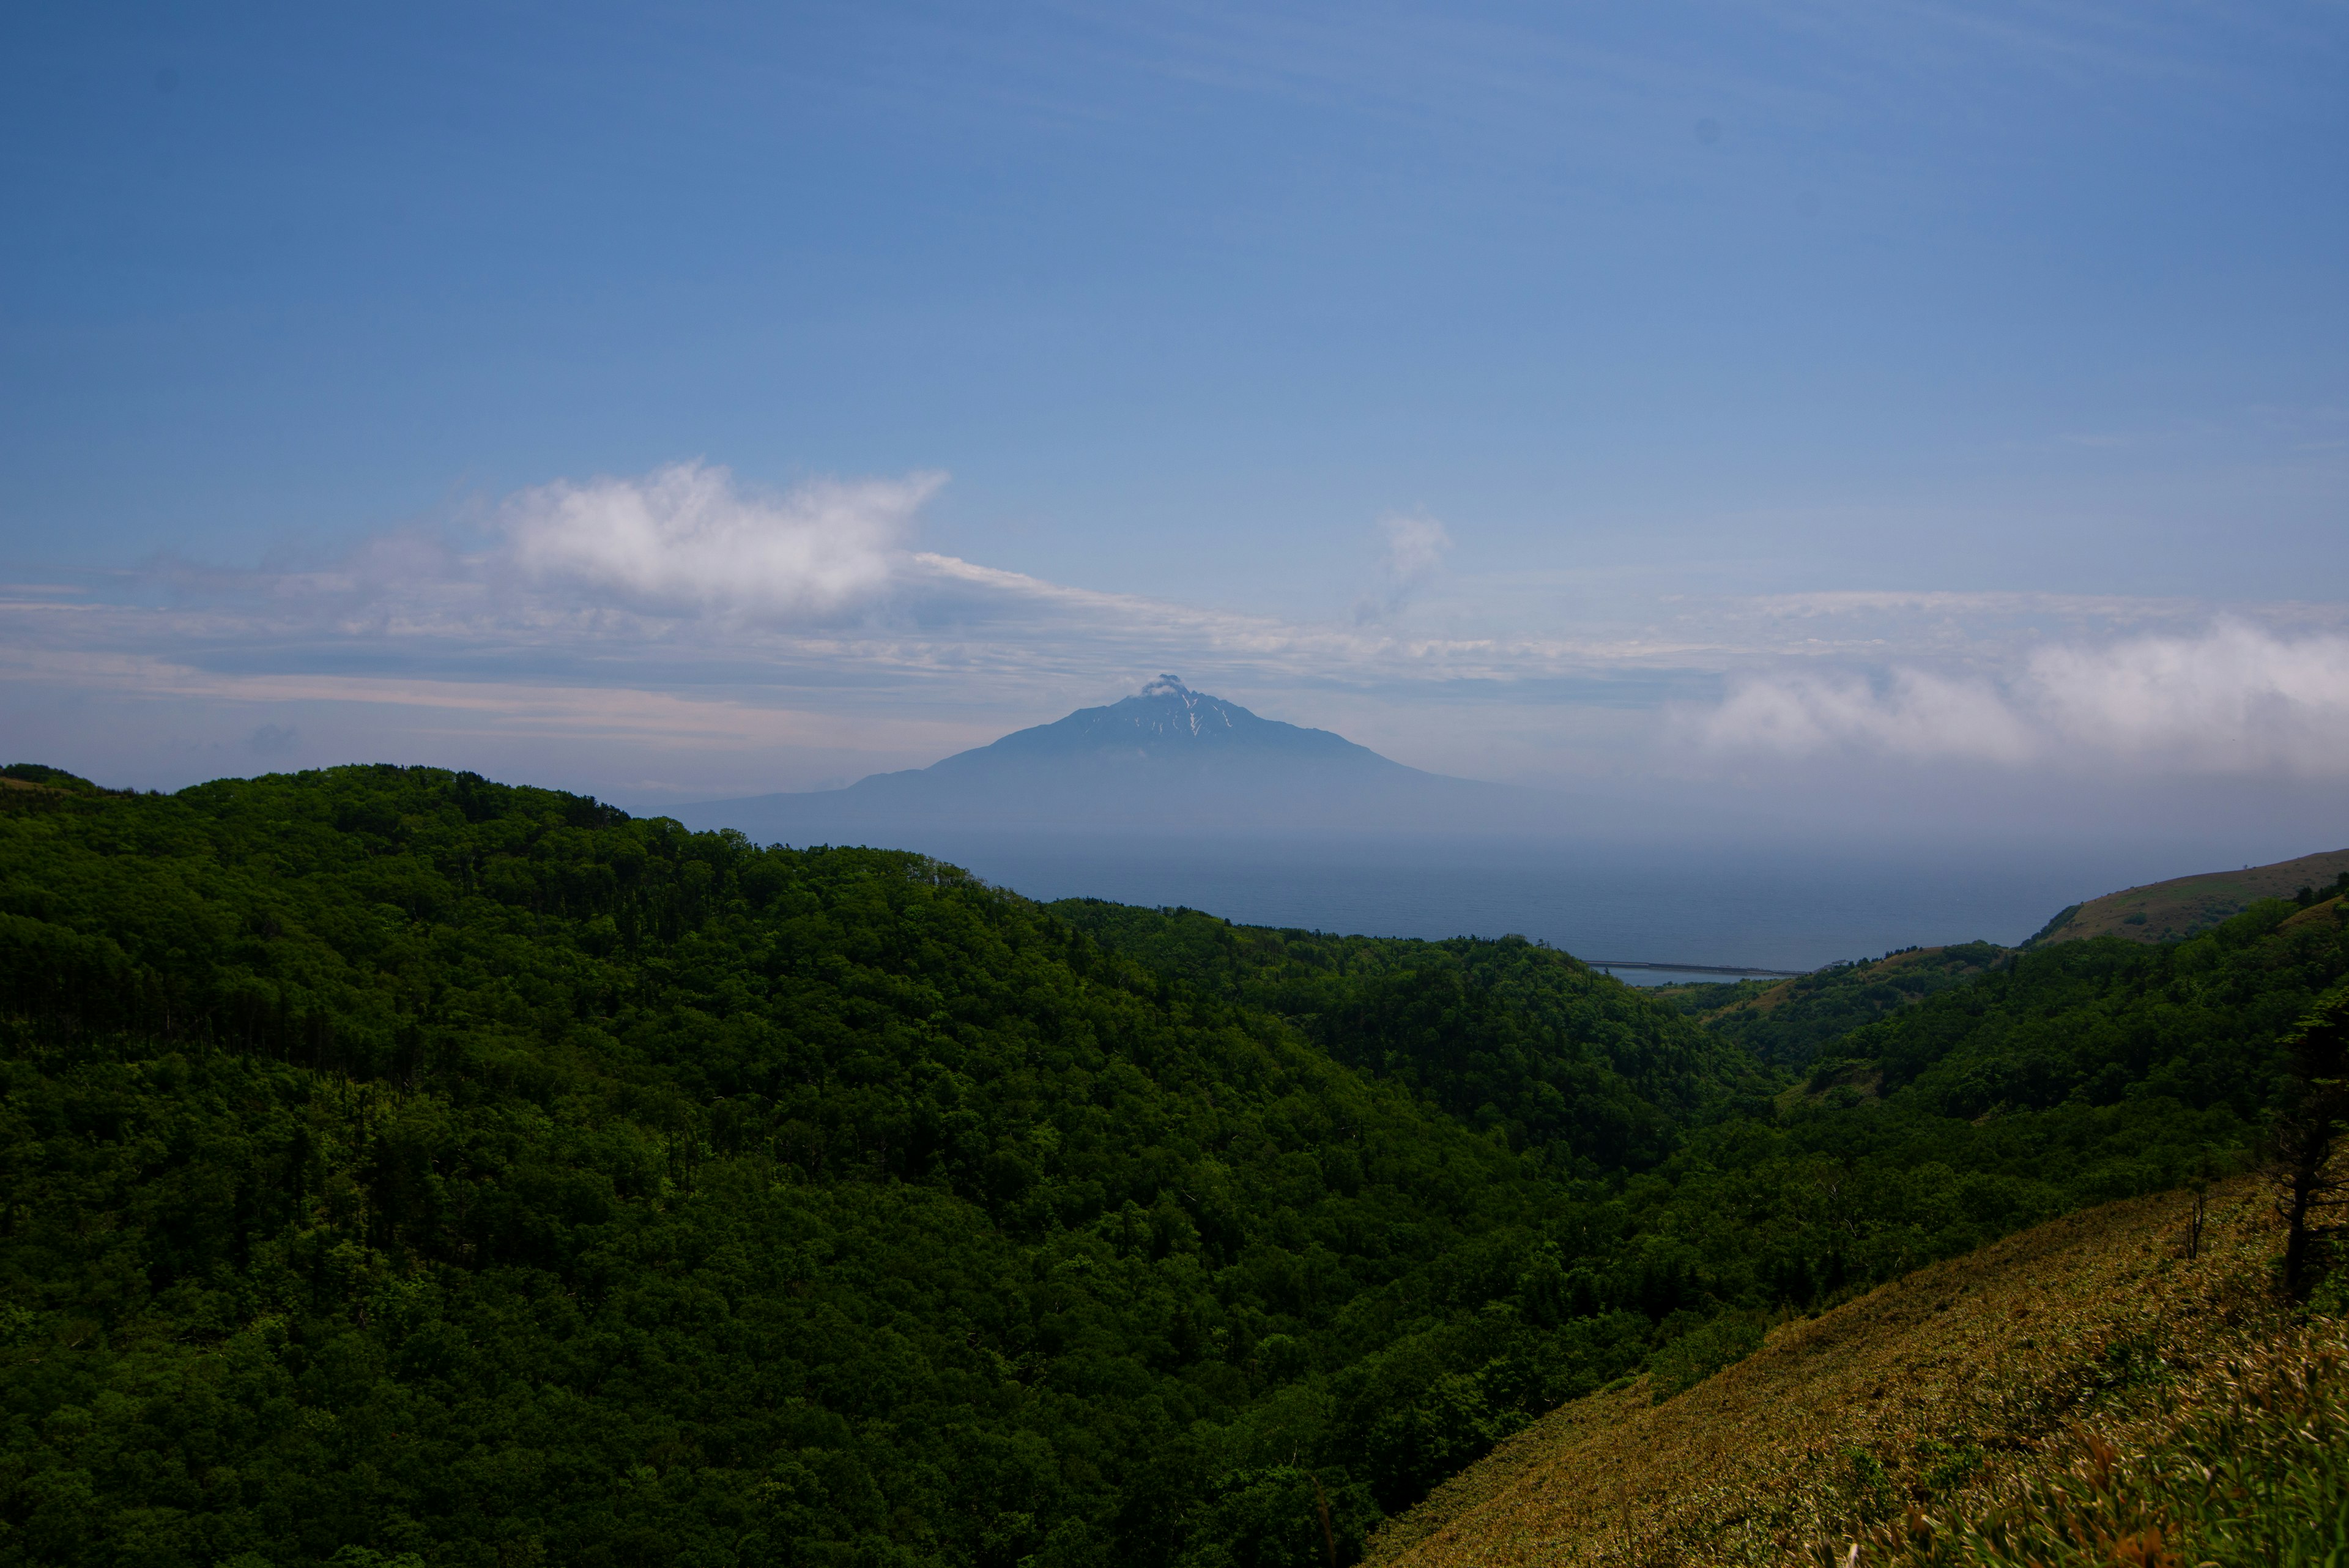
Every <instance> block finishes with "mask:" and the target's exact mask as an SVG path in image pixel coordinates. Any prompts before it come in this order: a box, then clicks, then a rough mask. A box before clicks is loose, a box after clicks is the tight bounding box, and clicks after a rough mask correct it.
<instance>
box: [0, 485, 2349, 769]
mask: <svg viewBox="0 0 2349 1568" xmlns="http://www.w3.org/2000/svg"><path fill="white" fill-rule="evenodd" d="M942 483H944V480H943V476H940V475H936V474H928V473H916V474H912V475H907V476H905V477H902V478H895V479H877V480H823V481H818V482H815V483H810V484H807V485H804V486H802V487H801V488H799V489H796V490H792V491H789V492H785V493H757V492H754V491H751V490H750V489H747V488H746V487H744V486H741V485H740V484H738V483H735V481H734V480H733V478H732V476H731V475H730V474H729V473H728V472H727V471H726V470H725V469H723V468H719V467H716V466H713V465H708V464H700V463H680V464H674V465H671V466H669V467H666V468H663V469H659V470H657V471H656V472H652V473H649V474H647V475H643V476H641V477H637V478H619V479H613V478H605V479H596V480H591V481H585V482H579V483H572V482H564V483H554V484H549V485H544V486H541V487H539V488H536V489H533V490H528V491H524V492H522V493H519V494H516V495H513V496H512V497H509V498H507V499H506V500H504V501H502V502H501V503H499V504H495V505H493V506H491V507H489V508H487V509H485V510H483V511H481V512H479V513H476V514H473V517H474V521H473V525H472V526H471V528H470V529H462V528H457V529H450V530H447V531H436V530H432V529H411V530H408V531H403V532H398V533H393V534H388V535H382V536H379V537H377V538H375V539H372V540H369V541H367V542H365V543H364V544H362V545H360V546H359V547H357V549H355V550H353V551H352V552H351V553H350V554H349V555H348V556H346V557H345V558H343V559H341V560H339V561H336V562H332V563H328V564H326V565H324V566H316V567H313V568H308V569H304V570H298V571H287V570H279V571H229V570H221V569H216V568H207V569H202V570H198V569H195V568H192V567H187V566H171V567H170V568H169V569H168V570H160V571H159V572H158V573H157V574H154V575H151V576H149V577H147V578H145V579H143V586H142V584H141V583H139V582H131V581H129V580H128V579H118V580H116V581H114V582H112V583H111V584H101V585H98V586H100V587H102V588H104V589H105V591H101V592H98V593H88V594H83V593H65V592H59V591H53V590H55V589H56V588H57V587H58V585H46V586H42V587H38V588H36V587H18V588H13V589H9V588H0V707H6V708H7V710H8V712H9V713H10V714H13V715H16V716H17V717H16V718H13V719H12V720H11V722H16V723H18V724H19V725H20V726H21V725H23V724H31V723H37V724H41V725H47V726H49V727H50V729H51V730H52V731H55V732H58V733H64V732H67V729H68V728H69V727H70V725H71V724H73V723H78V722H82V721H81V720H80V719H76V718H73V717H71V715H74V714H83V715H90V714H96V713H98V711H99V709H100V707H102V706H103V705H104V704H106V703H116V704H121V703H130V704H136V703H140V702H149V703H156V704H161V705H162V706H160V707H158V708H156V709H155V711H156V712H157V713H159V714H163V713H168V715H169V716H170V718H171V722H173V723H174V724H175V725H181V726H183V727H186V728H190V729H192V730H195V731H198V732H203V733H205V734H209V735H210V736H211V737H212V738H211V739H202V738H199V739H197V740H191V741H190V742H188V744H189V745H191V746H193V747H195V748H197V749H198V750H202V748H204V747H212V748H213V749H214V750H215V751H217V752H218V753H219V758H218V760H217V761H216V762H214V763H204V764H202V765H203V766H207V767H212V769H213V770H214V771H219V772H227V771H233V769H234V768H235V767H237V766H239V765H249V762H250V759H251V758H253V757H254V756H256V755H265V756H267V757H268V758H269V759H270V760H271V761H272V762H273V763H295V764H298V763H312V762H318V761H326V760H336V750H335V749H336V748H340V749H341V750H342V751H345V752H347V751H349V750H350V748H351V747H353V746H354V745H357V744H362V743H363V744H364V745H365V746H366V748H367V750H366V752H365V753H363V754H367V755H371V756H385V757H392V756H402V755H413V756H431V757H433V758H434V759H435V760H444V761H448V760H461V759H462V757H463V756H467V755H471V754H472V753H471V752H466V751H462V750H461V748H463V747H471V746H474V745H476V744H477V743H478V742H479V737H481V736H482V735H483V734H487V733H495V734H498V735H501V736H502V737H504V738H506V739H507V740H510V741H512V742H513V743H514V744H516V745H523V744H524V743H528V744H539V743H541V742H547V743H556V742H559V743H563V744H568V745H572V746H574V748H575V749H576V751H577V754H578V755H580V756H582V757H586V756H590V755H595V756H603V755H606V754H608V755H613V756H619V755H626V756H629V757H633V758H636V759H638V763H636V764H632V768H633V771H632V772H630V773H629V774H626V776H631V777H637V778H642V779H657V780H661V781H667V782H665V783H663V784H661V785H660V787H661V788H663V789H672V788H673V789H674V790H677V791H682V792H685V793H688V794H695V793H698V794H719V793H750V792H751V791H752V790H755V789H759V788H778V787H807V786H810V785H812V784H823V783H837V782H844V779H845V778H848V777H854V776H857V775H858V774H862V773H865V772H873V771H878V770H880V769H882V768H885V767H895V766H905V765H909V764H917V763H925V762H928V761H931V760H934V759H935V758H936V757H937V756H939V755H942V754H944V753H947V752H949V751H952V750H956V749H958V748H959V747H961V746H965V745H971V744H977V743H980V742H985V741H987V740H989V739H992V738H993V737H994V736H995V735H997V734H999V733H1001V732H1003V731H1005V730H1007V729H1009V728H1013V727H1016V726H1017V725H1019V724H1024V723H1032V722H1039V721H1041V720H1046V719H1050V718H1053V717H1056V716H1057V715H1058V714H1060V713H1061V712H1064V711H1067V710H1068V709H1069V708H1071V707H1074V706H1078V705H1080V704H1082V703H1087V702H1097V701H1109V700H1112V699H1114V698H1115V697H1117V696H1118V695H1121V694H1123V692H1124V691H1130V690H1132V689H1133V687H1134V686H1135V685H1137V684H1138V683H1139V682H1140V681H1142V680H1146V679H1148V678H1149V677H1150V676H1151V675H1153V674H1155V673H1156V672H1157V671H1159V670H1177V671H1179V672H1181V673H1182V674H1183V675H1184V677H1185V679H1186V680H1190V681H1191V682H1192V683H1193V684H1194V685H1197V686H1201V687H1203V688H1205V689H1207V690H1212V691H1220V692H1223V693H1226V694H1228V695H1231V696H1234V697H1236V698H1237V699H1239V700H1240V701H1247V702H1249V703H1250V704H1251V705H1254V706H1258V707H1261V708H1264V709H1266V710H1267V711H1271V712H1273V713H1275V714H1276V715H1277V716H1280V717H1285V718H1293V719H1297V720H1299V721H1302V722H1312V723H1319V724H1324V725H1328V726H1330V727H1335V728H1340V729H1344V730H1348V731H1349V732H1352V733H1354V734H1356V735H1357V736H1358V737H1359V738H1361V739H1363V740H1365V741H1366V742H1369V743H1371V744H1373V745H1376V746H1378V747H1380V748H1381V749H1382V750H1386V751H1388V752H1390V753H1392V754H1396V755H1398V756H1400V757H1402V760H1405V761H1409V762H1413V763H1418V764H1420V765H1423V766H1431V767H1436V768H1440V769H1443V770H1444V771H1450V772H1460V773H1469V774H1482V775H1484V776H1504V777H1513V778H1518V779H1527V780H1540V779H1543V778H1545V777H1547V778H1549V779H1553V780H1555V779H1559V778H1565V777H1571V776H1577V775H1578V774H1581V773H1584V772H1593V773H1595V772H1604V773H1608V774H1613V775H1616V776H1623V775H1627V774H1630V775H1639V774H1642V773H1643V772H1651V771H1656V770H1662V771H1667V772H1674V773H1677V774H1681V775H1682V776H1690V775H1694V776H1706V775H1708V774H1712V775H1721V774H1734V773H1736V772H1737V771H1738V770H1740V769H1743V768H1744V767H1746V766H1747V765H1748V764H1749V763H1752V762H1754V760H1755V759H1758V758H1766V757H1775V758H1781V759H1795V760H1800V759H1805V758H1822V757H1835V758H1839V759H1843V762H1844V763H1845V764H1850V763H1865V761H1866V760H1867V759H1875V761H1876V762H1877V763H1880V764H1884V765H1887V766H1890V767H1893V768H1895V769H1899V768H1913V767H1914V766H1915V765H1917V764H1920V763H1923V764H1940V763H1951V764H1958V763H1962V764H1965V765H1967V766H1969V767H1975V768H1982V767H1988V768H1992V769H1998V770H2003V771H2005V772H2007V773H2010V774H2013V775H2015V776H2016V777H2018V778H2022V777H2028V776H2032V775H2033V773H2034V771H2044V770H2051V769H2052V770H2059V771H2072V772H2077V771H2082V770H2085V771H2089V772H2094V771H2095V770H2098V769H2106V770H2121V769H2127V770H2130V771H2131V772H2133V773H2134V774H2137V775H2144V774H2165V775H2172V776H2188V775H2193V776H2204V777H2210V776H2219V777H2225V776H2243V775H2259V774H2266V775H2270V776H2272V777H2278V778H2286V777H2299V778H2302V779H2308V778H2315V779H2330V778H2334V777H2344V778H2349V609H2344V607H2343V606H2341V605H2337V604H2314V605H2305V604H2304V605H2285V606H2273V605H2271V606H2257V605H2252V606H2235V607H2211V606H2204V605H2198V604H2194V603H2191V602H2188V601H2182V600H2175V599H2159V600H2156V599H2142V598H2126V597H2089V596H2057V595H2044V594H2028V593H1936V592H1870V593H1852V592H1846V593H1816V594H1806V595H1777V596H1754V597H1713V598H1702V599H1698V598H1686V597H1655V596H1645V597H1643V596H1641V595H1640V594H1638V593H1636V592H1629V591H1624V590H1622V588H1621V587H1620V585H1619V584H1612V583H1609V584H1606V585H1599V586H1598V587H1594V586H1593V585H1592V584H1589V583H1583V584H1579V585H1578V584H1576V583H1573V582H1570V581H1567V580H1564V579H1560V580H1557V581H1547V580H1544V579H1540V578H1537V577H1534V576H1527V575H1525V574H1507V575H1505V576H1495V575H1488V576H1481V577H1464V576H1456V575H1454V574H1451V573H1448V572H1446V571H1444V564H1445V562H1446V560H1447V558H1448V553H1449V552H1450V551H1451V550H1452V544H1453V542H1452V536H1451V534H1450V532H1449V531H1448V530H1447V529H1446V528H1445V527H1444V524H1441V523H1438V522H1436V521H1435V520H1434V519H1433V518H1430V517H1426V516H1422V515H1396V516H1392V517H1389V518H1387V519H1385V520H1384V521H1383V522H1382V523H1381V524H1380V525H1379V529H1378V533H1377V536H1376V537H1377V544H1378V548H1379V552H1380V553H1379V562H1380V568H1381V574H1382V576H1383V577H1384V579H1385V589H1384V593H1383V597H1379V598H1376V599H1372V600H1368V601H1365V604H1366V605H1367V608H1365V607H1362V606H1358V607H1356V609H1355V612H1354V613H1353V614H1351V615H1350V616H1344V617H1340V618H1331V619H1324V620H1313V619H1303V618H1282V617H1278V616H1273V615H1263V614H1246V613H1241V612H1237V611H1232V610H1226V609H1221V608H1216V607H1202V606H1196V605H1185V604H1180V603H1174V602H1170V601H1167V600H1164V599H1158V598H1153V597H1143V596H1138V595H1131V594H1118V593H1108V592H1102V591H1099V590H1095V589H1091V588H1085V587H1075V586H1071V585H1068V584H1061V583H1054V582H1050V581H1047V580H1044V579H1041V578H1038V577H1034V576H1026V575H1023V574H1021V573H1018V572H1011V571H1006V570H1003V569H1001V568H999V567H995V566H986V565H982V564H980V563H978V562H973V561H968V560H964V559H961V558H958V557H957V556H948V555H944V554H940V553H937V552H934V551H926V550H923V549H921V548H919V547H918V545H919V540H918V523H919V514H920V510H921V508H922V506H923V504H925V503H926V501H927V499H928V498H929V497H931V496H932V495H934V494H935V493H936V491H937V489H938V487H939V486H940V485H941V484H942ZM1336 566H1338V564H1337V563H1333V568H1334V567H1336ZM66 586H67V587H70V586H72V585H66ZM60 696H65V697H66V698H67V701H63V702H60V701H58V700H57V699H58V698H59V697H60ZM44 704H47V706H44ZM93 704H98V706H93ZM110 711H111V712H113V713H114V714H116V715H117V716H116V717H112V718H109V719H107V720H105V721H104V724H103V726H101V725H100V721H99V720H98V719H97V718H94V717H93V718H88V726H90V727H92V732H95V730H96V728H97V727H105V728H106V729H107V733H108V735H109V740H108V741H107V742H106V743H107V744H108V745H109V746H114V747H117V748H118V749H119V748H126V747H131V746H132V745H133V743H134V741H135V739H136V737H137V736H138V735H139V734H140V733H141V731H140V724H141V723H144V722H145V721H131V722H126V721H124V720H123V719H122V718H121V717H119V715H120V714H121V713H122V712H124V711H127V710H123V709H120V708H117V709H113V710H110ZM42 714H47V715H50V716H49V717H40V715H42ZM25 715H32V717H24V716H25ZM57 715H67V717H65V718H59V717H57ZM338 715H340V717H338ZM354 735H357V736H362V737H365V739H364V741H363V742H357V741H354V740H352V739H351V737H352V736H354ZM174 743H177V742H174ZM436 748H439V749H437V750H436ZM450 748H459V749H458V750H451V749H450ZM59 754H60V755H62V754H64V753H59ZM203 754H204V755H206V756H211V755H212V754H213V753H212V752H211V751H206V752H204V753H203ZM535 754H536V753H527V755H535ZM697 759H698V760H697ZM467 765H472V764H471V763H468V764H467ZM1845 771H1849V768H1848V766H1847V767H1846V769H1845ZM149 776H154V775H152V774H150V775H149ZM163 776H164V777H166V778H167V779H168V777H170V776H171V775H170V774H168V773H166V774H163ZM697 780H698V781H701V782H698V783H697V782H695V781H697ZM647 787H648V788H649V787H652V786H650V785H647Z"/></svg>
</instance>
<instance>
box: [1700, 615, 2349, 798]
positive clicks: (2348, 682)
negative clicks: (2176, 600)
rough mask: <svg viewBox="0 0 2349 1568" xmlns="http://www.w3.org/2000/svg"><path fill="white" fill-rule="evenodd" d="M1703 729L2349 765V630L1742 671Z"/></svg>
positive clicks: (2077, 761) (1838, 743) (2177, 766)
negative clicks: (1906, 663)
mask: <svg viewBox="0 0 2349 1568" xmlns="http://www.w3.org/2000/svg"><path fill="white" fill-rule="evenodd" d="M1701 730H1702V735H1703V738H1704V739H1705V740H1706V741H1707V742H1710V743H1711V744H1713V746H1715V747H1718V748H1720V749H1723V750H1729V751H1741V750H1743V751H1767V752H1775V753H1785V754H1803V753H1819V752H1827V751H1861V752H1878V753H1889V754H1892V755H1896V756H1904V757H1910V758H1917V759H1934V758H1959V757H1966V758H1974V759H1979V760H1982V761H1988V762H1994V763H2025V762H2042V763H2055V764H2059V765H2075V766H2076V765H2094V764H2095V763H2100V762H2109V761H2111V760H2113V759H2116V758H2125V759H2128V760H2131V761H2135V762H2138V763H2148V764H2151V765H2154V766H2157V767H2160V768H2163V769H2166V770H2175V771H2181V772H2189V773H2203V774H2251V773H2269V772H2277V771H2282V772H2287V773H2298V774H2339V773H2349V638H2344V637H2341V636H2339V635H2336V634H2332V633H2317V634H2313V635H2309V636H2304V637H2300V638H2288V637H2280V636H2277V635H2275V634H2273V633H2271V632H2267V631H2263V630H2261V629H2260V628H2256V627H2252V626H2248V625H2245V624H2242V623H2240V622H2235V621H2224V622H2220V623H2219V624H2217V625H2214V626H2211V627H2209V628H2208V629H2206V630H2204V631H2203V632H2201V633H2199V634H2197V635H2193V636H2151V637H2137V638H2129V639H2123V640H2119V641H2115V642H2108V643H2105V644H2101V645H2094V644H2081V643H2048V644H2043V645H2041V646H2040V647H2037V648H2035V649H2031V650H2030V651H2029V652H2028V653H2027V655H2026V656H2025V657H2024V659H2023V663H2022V668H2021V669H2020V670H2018V671H2016V672H2015V673H2014V674H2013V677H2012V678H2011V679H2010V680H2007V681H2006V682H2004V683H2000V682H1995V681H1992V680H1989V679H1986V678H1982V677H1978V676H1977V677H1963V678H1954V679H1953V678H1949V677H1944V676H1940V675H1935V674H1932V673H1930V672H1927V671H1924V670H1915V669H1907V668H1903V669H1896V670H1893V671H1892V673H1891V675H1890V677H1889V680H1887V681H1886V682H1885V683H1884V684H1883V685H1882V686H1881V687H1878V686H1876V685H1871V684H1870V683H1868V681H1865V680H1861V679H1859V678H1858V677H1857V676H1854V675H1849V674H1832V675H1808V674H1806V675H1795V676H1754V677H1749V678H1746V679H1744V680H1739V681H1737V682H1735V683H1734V684H1733V687H1732V689H1731V691H1730V693H1729V695H1728V696H1727V698H1726V699H1724V700H1723V702H1722V703H1721V705H1720V706H1719V707H1717V708H1715V709H1714V710H1713V711H1712V712H1711V713H1709V714H1707V715H1705V716H1704V718H1703V720H1702V723H1701Z"/></svg>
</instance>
